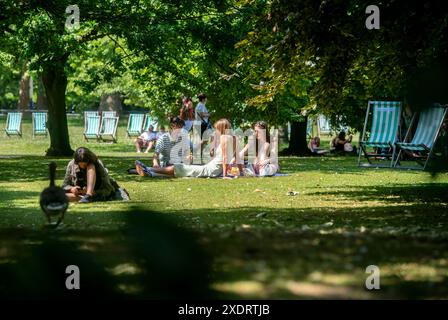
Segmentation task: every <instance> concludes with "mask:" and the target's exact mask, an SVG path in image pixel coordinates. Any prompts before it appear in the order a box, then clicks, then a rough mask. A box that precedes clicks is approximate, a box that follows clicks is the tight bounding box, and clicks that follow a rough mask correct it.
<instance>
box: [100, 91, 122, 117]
mask: <svg viewBox="0 0 448 320" xmlns="http://www.w3.org/2000/svg"><path fill="white" fill-rule="evenodd" d="M98 111H116V112H117V114H120V113H121V112H122V111H123V104H122V98H121V95H120V94H119V93H110V94H103V95H102V96H101V101H100V106H99V108H98Z"/></svg>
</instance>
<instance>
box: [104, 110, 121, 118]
mask: <svg viewBox="0 0 448 320" xmlns="http://www.w3.org/2000/svg"><path fill="white" fill-rule="evenodd" d="M101 116H102V117H103V118H113V117H116V116H117V113H116V112H115V111H103V112H101Z"/></svg>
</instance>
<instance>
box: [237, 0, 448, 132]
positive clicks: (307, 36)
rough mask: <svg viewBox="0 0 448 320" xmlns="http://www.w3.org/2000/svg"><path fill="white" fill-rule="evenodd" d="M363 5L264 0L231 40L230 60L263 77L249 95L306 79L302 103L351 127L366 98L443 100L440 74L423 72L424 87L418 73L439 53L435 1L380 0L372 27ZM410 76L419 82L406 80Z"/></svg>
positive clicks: (252, 77) (262, 97)
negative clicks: (243, 31)
mask: <svg viewBox="0 0 448 320" xmlns="http://www.w3.org/2000/svg"><path fill="white" fill-rule="evenodd" d="M246 3H251V1H246ZM369 4H371V3H370V2H369V1H355V0H353V1H345V0H344V1H343V0H340V1H312V0H301V1H287V0H274V1H271V2H270V3H269V7H268V8H267V10H266V11H265V13H264V14H263V15H260V16H258V17H256V18H255V21H256V27H255V28H254V29H253V30H252V31H251V32H249V33H248V34H247V35H246V37H245V39H243V40H242V41H240V42H239V44H238V45H237V47H238V48H239V50H240V57H239V59H238V60H237V61H236V64H237V65H239V66H240V67H241V68H245V69H246V74H247V76H246V80H247V81H257V80H258V81H259V79H263V81H264V86H258V87H257V88H256V89H257V90H259V95H258V96H257V97H256V98H255V99H254V100H252V101H253V102H254V103H255V104H259V105H260V104H263V103H265V101H266V100H270V99H271V98H272V97H274V96H276V95H283V92H284V89H285V88H286V87H287V86H289V85H291V83H296V82H297V79H298V78H299V79H300V78H302V79H310V80H312V81H313V86H312V89H311V90H310V100H309V101H310V104H315V105H316V106H317V109H318V110H319V111H320V112H323V113H324V114H326V115H328V116H330V117H331V118H332V119H333V120H334V121H337V120H339V121H340V122H343V123H344V124H349V125H351V126H353V127H356V128H360V126H361V123H362V120H361V119H362V115H363V111H362V110H364V109H365V104H366V102H367V100H372V99H381V98H383V99H401V100H408V101H409V102H410V103H411V104H412V105H411V107H412V108H414V109H417V108H418V107H420V106H419V105H418V103H412V101H411V100H412V99H410V98H411V95H416V91H417V95H421V96H423V97H424V98H426V99H424V98H421V97H420V98H421V99H419V102H421V101H423V100H426V102H427V103H428V102H429V101H432V102H435V101H440V100H442V101H444V102H446V101H447V100H448V98H447V96H446V94H445V95H444V94H443V93H446V92H448V90H446V89H447V88H446V83H447V82H446V81H443V80H444V78H443V77H436V74H435V73H434V72H433V73H432V79H431V76H428V75H426V78H424V79H426V80H428V79H431V81H430V82H431V84H436V85H435V86H434V85H433V86H432V87H431V88H428V87H429V86H425V87H424V88H425V89H428V90H424V88H423V84H424V81H422V79H423V78H422V77H418V75H419V73H421V72H420V69H421V68H425V67H427V66H428V65H431V64H432V63H433V62H434V61H436V60H438V59H441V60H442V61H443V60H444V59H445V60H446V57H447V42H446V39H445V34H446V33H447V32H446V31H447V20H446V15H447V11H446V7H445V6H444V5H443V1H404V0H403V1H390V2H385V3H382V4H380V5H379V7H380V10H381V28H380V30H367V28H366V27H365V26H364V21H365V19H366V17H367V15H366V14H365V9H366V7H367V6H368V5H369ZM435 69H436V68H433V69H432V71H434V70H435ZM443 70H445V71H446V70H447V68H446V67H445V68H444V69H443ZM443 74H445V76H446V72H444V73H443ZM410 80H414V83H415V82H416V83H419V84H420V86H418V85H414V86H413V87H411V86H410V85H409V81H410ZM441 83H445V86H443V85H441ZM434 88H437V89H438V90H437V92H435V91H436V90H435V89H434ZM415 89H417V90H415ZM425 91H426V92H425ZM416 100H417V99H414V102H415V101H416ZM339 115H342V117H341V116H339Z"/></svg>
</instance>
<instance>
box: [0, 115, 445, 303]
mask: <svg viewBox="0 0 448 320" xmlns="http://www.w3.org/2000/svg"><path fill="white" fill-rule="evenodd" d="M4 124H5V119H4V118H0V128H4ZM82 125H83V121H82V119H70V120H69V127H70V137H71V145H72V148H76V147H79V146H87V147H89V148H91V149H92V150H93V151H94V152H95V153H96V154H98V155H99V156H100V157H101V159H102V160H103V162H104V163H105V164H106V166H107V167H108V169H109V172H110V174H111V176H112V177H113V178H115V179H116V180H117V181H118V182H119V184H120V185H121V186H123V187H125V188H126V189H127V190H128V191H129V193H130V195H131V201H129V202H104V203H93V204H89V205H82V204H71V205H70V208H69V210H68V213H67V216H66V219H65V220H64V222H65V223H64V225H63V226H62V228H60V229H59V230H53V231H49V230H44V229H43V228H42V226H43V225H44V224H45V219H44V216H43V214H42V212H41V211H40V208H39V206H38V197H39V193H40V191H41V190H42V189H43V188H44V187H45V186H46V185H47V184H48V181H47V164H48V162H49V161H50V160H55V161H56V162H57V164H58V182H59V183H60V182H61V179H62V177H63V174H64V167H65V165H66V163H67V162H68V160H69V159H68V158H66V159H48V158H45V157H44V152H45V150H46V148H47V147H48V145H49V139H48V138H42V137H40V138H36V139H32V138H31V123H30V121H28V120H25V123H24V127H23V131H24V137H23V138H21V139H20V138H15V137H12V138H7V137H6V135H5V134H1V135H0V296H1V290H2V280H3V281H5V280H4V279H5V277H8V278H9V277H10V276H11V275H10V273H7V271H8V270H15V268H17V270H19V269H20V263H24V262H22V261H28V262H29V263H33V261H34V260H36V259H34V260H33V257H35V258H36V252H41V251H42V250H41V251H39V250H40V249H41V248H42V246H44V245H45V243H46V242H45V241H47V240H48V239H50V240H54V241H60V242H61V243H62V244H63V245H66V246H67V247H70V248H74V249H73V250H77V252H81V253H86V254H89V255H93V256H94V257H95V259H96V260H97V261H98V262H99V264H100V268H103V269H104V270H106V271H107V274H108V275H110V276H111V277H112V278H113V279H114V281H116V282H114V283H116V285H117V287H118V289H119V291H120V292H121V293H122V294H125V295H127V296H129V297H133V296H138V294H139V293H140V292H141V291H142V290H143V289H142V283H141V280H139V279H142V278H139V276H140V275H142V274H145V270H144V268H145V266H150V267H149V268H151V267H152V268H153V269H150V270H153V271H148V270H147V269H146V270H147V272H146V273H152V274H151V275H150V276H152V277H156V278H157V276H158V274H157V272H162V273H163V272H164V271H166V272H167V274H170V273H169V270H168V269H170V268H171V267H172V266H173V265H177V266H179V267H182V268H184V267H185V269H180V270H181V271H179V270H178V269H173V270H174V271H173V272H174V273H176V274H177V276H178V277H177V278H175V277H174V278H175V280H176V281H178V282H177V283H178V284H179V285H181V284H182V283H183V282H182V281H183V280H182V279H187V280H188V279H189V278H190V279H196V278H195V277H198V279H199V278H200V279H202V280H203V281H205V282H206V283H207V284H206V285H207V286H208V288H209V289H210V291H209V292H210V294H213V295H214V296H215V297H222V298H255V299H258V298H274V299H277V298H286V299H301V298H360V299H376V298H386V299H389V298H444V299H446V298H448V210H447V209H448V174H446V173H442V174H439V175H437V176H432V175H430V174H429V173H425V172H417V171H402V170H391V169H374V168H370V169H366V168H358V167H357V166H356V160H355V158H354V157H349V156H346V157H343V156H342V157H341V156H340V157H336V156H325V157H309V158H297V157H281V158H280V166H281V170H282V172H284V173H288V176H285V177H274V178H239V179H233V180H222V179H188V178H185V179H150V178H141V177H138V176H132V175H128V174H127V173H126V169H128V168H129V167H131V166H132V164H133V162H134V161H135V160H136V159H138V158H139V159H142V160H143V161H144V160H145V157H148V158H149V156H148V155H141V156H139V157H138V155H137V154H136V153H135V152H134V147H133V145H132V141H131V140H129V139H126V138H125V129H126V123H125V122H123V123H120V127H119V133H118V139H119V142H118V143H117V144H113V145H112V144H99V143H96V142H90V143H85V142H84V141H83V138H82V131H83V128H82ZM288 191H296V192H298V195H296V196H289V195H287V193H288ZM136 216H138V218H144V217H149V218H150V219H151V218H153V219H154V220H148V221H154V223H152V224H151V223H148V224H145V223H146V222H145V221H143V222H142V221H139V220H137V221H133V219H134V217H136ZM160 219H161V220H160ZM129 225H132V226H133V227H132V228H128V227H129ZM144 226H147V229H145V228H144ZM124 230H128V231H129V230H130V231H132V232H131V233H126V232H125V231H124ZM139 232H141V234H143V235H142V238H144V239H145V240H144V241H143V242H141V243H140V242H138V239H141V238H138V237H139V236H138V234H140V233H139ZM184 233H185V234H184ZM133 237H134V238H135V239H137V240H136V241H134V242H132V241H131V242H132V243H130V242H129V241H128V240H129V239H131V238H132V239H134V238H133ZM145 237H146V238H145ZM148 237H149V238H148ZM145 241H146V242H145ZM188 241H191V246H189V245H188V243H189V242H188ZM136 243H140V244H142V243H143V244H147V246H146V245H141V246H140V249H141V248H142V247H144V249H142V250H147V251H150V253H149V256H150V258H148V259H147V261H146V262H142V261H141V260H140V259H139V258H138V257H139V255H138V254H135V252H134V251H135V250H134V249H135V247H138V245H136ZM192 247H194V248H196V247H198V248H199V249H198V250H199V251H200V253H198V252H199V251H197V252H196V251H194V250H195V249H194V250H193V249H191V248H192ZM183 248H185V251H183V250H184V249H183ZM190 249H191V250H190ZM188 250H190V251H188ZM137 251H138V250H137ZM187 251H188V252H192V253H191V255H186V254H185V252H187ZM157 252H161V253H160V254H158V253H157ZM38 257H39V256H38ZM179 257H181V258H179ZM182 257H183V258H182ZM195 257H196V258H195ZM27 259H28V260H27ZM176 259H178V260H176ZM182 259H184V260H182ZM195 259H198V260H195ZM74 264H76V261H75V262H74ZM369 265H376V266H378V267H379V268H380V271H381V289H380V290H374V291H368V290H366V289H365V280H366V278H367V276H368V275H369V274H366V273H365V269H366V267H367V266H369ZM195 266H197V268H195ZM167 270H168V271H167ZM170 270H171V269H170ZM182 270H183V271H184V272H182ZM200 270H208V271H206V273H207V274H206V276H205V278H204V275H203V274H202V275H201V274H199V273H200V272H199V271H200ZM81 273H82V271H81ZM170 275H172V274H170ZM201 276H202V278H201ZM170 277H171V276H170ZM19 278H20V277H19ZM162 278H163V277H162ZM145 279H146V278H145ZM151 279H153V281H155V280H154V278H151ZM187 280H185V281H187ZM202 280H201V281H202ZM173 281H174V280H173ZM155 282H156V281H155ZM184 284H185V285H187V284H188V281H187V282H186V283H184ZM172 285H173V284H172ZM165 287H166V286H165ZM165 287H164V288H165ZM173 287H174V288H176V290H177V289H178V287H176V286H175V283H174V285H173ZM166 288H170V287H169V286H168V287H166ZM166 288H165V289H166ZM166 290H168V289H166ZM179 290H180V289H179ZM162 291H163V290H162ZM148 296H150V295H148ZM155 296H157V294H156V295H155ZM166 296H169V293H167V294H166Z"/></svg>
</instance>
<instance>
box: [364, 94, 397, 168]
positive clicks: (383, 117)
mask: <svg viewBox="0 0 448 320" xmlns="http://www.w3.org/2000/svg"><path fill="white" fill-rule="evenodd" d="M401 108H402V103H401V102H400V101H369V103H368V105H367V113H366V120H365V122H364V129H363V132H362V136H361V138H360V141H359V147H360V152H359V156H358V166H360V165H361V156H362V153H364V156H365V158H366V159H367V161H368V162H369V164H363V165H364V166H372V165H373V163H372V161H371V160H370V158H390V164H389V165H388V166H387V167H392V165H393V162H394V157H395V150H396V148H395V142H397V138H398V133H399V130H398V129H399V125H400V117H401ZM371 109H372V125H371V128H370V130H369V131H368V132H369V133H370V134H369V138H368V139H367V140H366V135H367V123H368V121H369V114H370V110H371ZM368 147H370V148H376V150H377V151H376V152H367V148H368ZM378 150H381V152H378ZM375 166H377V167H378V166H379V165H375Z"/></svg>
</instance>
